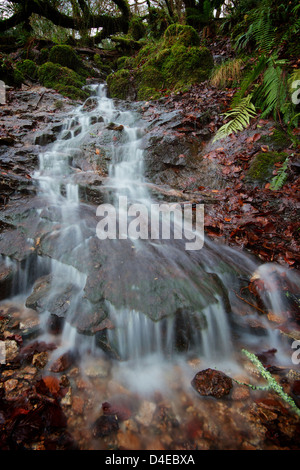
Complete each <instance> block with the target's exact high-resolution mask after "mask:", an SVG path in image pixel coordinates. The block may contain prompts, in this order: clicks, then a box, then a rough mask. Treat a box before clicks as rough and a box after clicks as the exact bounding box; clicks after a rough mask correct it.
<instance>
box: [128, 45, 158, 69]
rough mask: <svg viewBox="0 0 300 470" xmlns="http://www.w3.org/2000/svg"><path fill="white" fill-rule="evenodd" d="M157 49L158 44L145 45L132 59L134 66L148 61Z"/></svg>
mask: <svg viewBox="0 0 300 470" xmlns="http://www.w3.org/2000/svg"><path fill="white" fill-rule="evenodd" d="M158 49H159V44H158V43H153V44H146V45H145V46H144V47H143V48H142V49H141V50H140V51H139V53H138V54H137V56H136V57H135V58H134V64H133V65H134V66H136V67H137V66H139V65H140V64H141V63H142V62H146V61H148V60H149V59H150V58H151V57H152V56H153V55H154V54H155V53H156V52H157V50H158Z"/></svg>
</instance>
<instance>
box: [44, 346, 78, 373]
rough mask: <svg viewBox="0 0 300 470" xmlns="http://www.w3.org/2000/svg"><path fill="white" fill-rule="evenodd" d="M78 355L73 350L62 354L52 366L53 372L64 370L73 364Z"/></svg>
mask: <svg viewBox="0 0 300 470" xmlns="http://www.w3.org/2000/svg"><path fill="white" fill-rule="evenodd" d="M75 358H76V356H75V354H74V353H73V352H72V351H67V352H66V353H64V354H62V355H61V356H60V357H59V358H58V359H56V361H55V362H54V363H53V364H52V366H51V367H50V371H51V372H64V371H66V370H67V369H69V368H70V367H71V366H72V365H73V364H74V360H75Z"/></svg>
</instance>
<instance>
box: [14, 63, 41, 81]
mask: <svg viewBox="0 0 300 470" xmlns="http://www.w3.org/2000/svg"><path fill="white" fill-rule="evenodd" d="M17 69H18V70H19V71H20V72H21V74H22V75H23V76H24V77H25V78H26V77H28V78H30V79H32V80H35V79H36V78H37V71H38V68H37V66H36V65H35V63H34V62H33V61H32V60H29V59H26V60H23V61H21V62H18V63H17Z"/></svg>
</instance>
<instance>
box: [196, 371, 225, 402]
mask: <svg viewBox="0 0 300 470" xmlns="http://www.w3.org/2000/svg"><path fill="white" fill-rule="evenodd" d="M191 385H192V387H193V388H194V389H195V390H196V391H197V392H198V393H199V394H200V395H203V396H212V397H214V398H222V397H223V396H225V395H228V394H229V393H230V391H231V389H232V386H233V385H232V379H231V378H230V377H228V376H227V375H225V374H224V373H223V372H220V371H218V370H214V369H205V370H203V371H200V372H198V373H197V374H196V375H195V377H194V378H193V380H192V382H191Z"/></svg>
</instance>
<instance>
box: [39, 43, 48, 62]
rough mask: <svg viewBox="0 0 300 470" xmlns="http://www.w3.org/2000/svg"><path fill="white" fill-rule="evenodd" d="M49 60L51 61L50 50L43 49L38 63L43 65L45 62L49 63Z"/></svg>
mask: <svg viewBox="0 0 300 470" xmlns="http://www.w3.org/2000/svg"><path fill="white" fill-rule="evenodd" d="M48 60H49V50H48V49H47V48H46V47H43V49H41V50H40V55H39V59H38V63H39V64H40V65H42V64H44V63H45V62H48Z"/></svg>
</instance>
